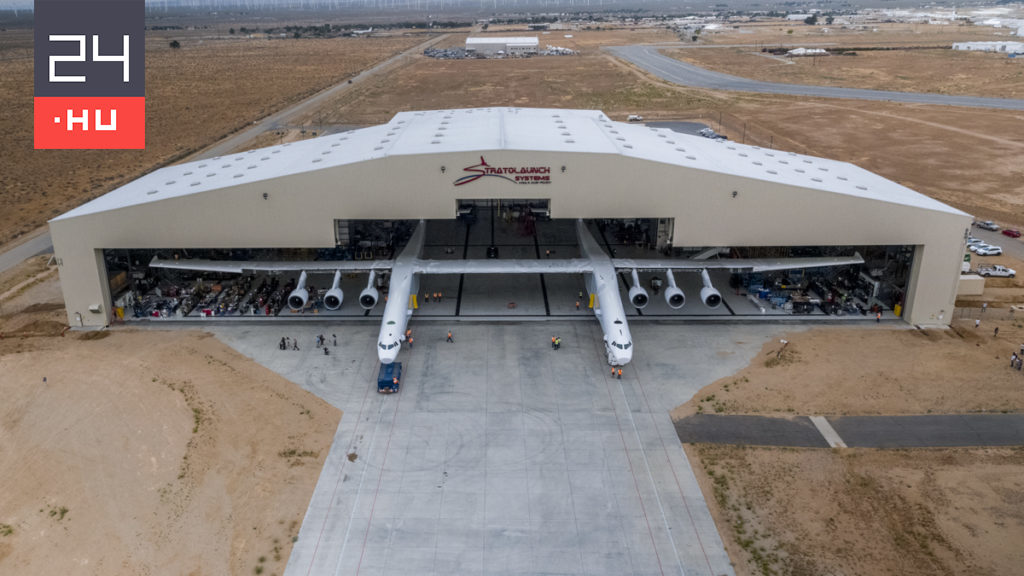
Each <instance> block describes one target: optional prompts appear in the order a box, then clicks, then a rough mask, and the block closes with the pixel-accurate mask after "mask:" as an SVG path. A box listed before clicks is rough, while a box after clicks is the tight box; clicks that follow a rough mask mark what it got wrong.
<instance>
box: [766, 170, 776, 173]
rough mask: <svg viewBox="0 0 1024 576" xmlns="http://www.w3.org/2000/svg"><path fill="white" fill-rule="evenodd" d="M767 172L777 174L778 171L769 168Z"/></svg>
mask: <svg viewBox="0 0 1024 576" xmlns="http://www.w3.org/2000/svg"><path fill="white" fill-rule="evenodd" d="M768 173H769V174H778V172H776V171H775V170H769V171H768Z"/></svg>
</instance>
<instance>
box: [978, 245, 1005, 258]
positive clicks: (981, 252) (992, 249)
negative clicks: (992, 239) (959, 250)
mask: <svg viewBox="0 0 1024 576" xmlns="http://www.w3.org/2000/svg"><path fill="white" fill-rule="evenodd" d="M976 252H977V253H978V256H999V255H1000V254H1002V253H1003V249H1002V248H1000V247H999V246H988V247H986V248H978V249H977V250H976Z"/></svg>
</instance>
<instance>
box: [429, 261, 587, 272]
mask: <svg viewBox="0 0 1024 576" xmlns="http://www.w3.org/2000/svg"><path fill="white" fill-rule="evenodd" d="M593 270H594V265H593V264H592V263H591V262H590V259H588V258H570V259H558V260H548V259H543V260H526V259H520V260H418V261H417V262H416V265H415V271H416V272H417V273H420V274H583V273H584V272H593Z"/></svg>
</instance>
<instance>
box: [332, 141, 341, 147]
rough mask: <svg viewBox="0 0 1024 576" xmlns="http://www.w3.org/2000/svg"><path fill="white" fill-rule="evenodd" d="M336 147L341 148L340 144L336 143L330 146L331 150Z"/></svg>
mask: <svg viewBox="0 0 1024 576" xmlns="http://www.w3.org/2000/svg"><path fill="white" fill-rule="evenodd" d="M338 146H341V144H338V143H337V142H335V143H334V144H331V148H337V147H338Z"/></svg>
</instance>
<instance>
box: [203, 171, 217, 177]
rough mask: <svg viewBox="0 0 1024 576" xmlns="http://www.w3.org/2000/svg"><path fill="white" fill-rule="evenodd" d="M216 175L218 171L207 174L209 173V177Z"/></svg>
mask: <svg viewBox="0 0 1024 576" xmlns="http://www.w3.org/2000/svg"><path fill="white" fill-rule="evenodd" d="M216 175H217V173H216V172H210V173H209V174H207V175H206V177H207V178H213V177H214V176H216Z"/></svg>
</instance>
